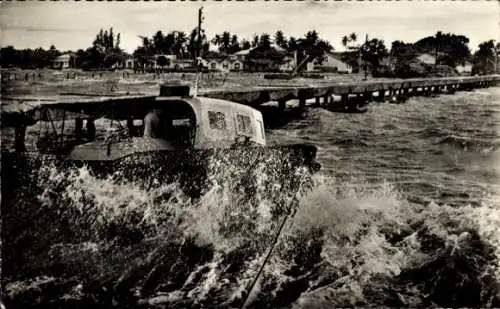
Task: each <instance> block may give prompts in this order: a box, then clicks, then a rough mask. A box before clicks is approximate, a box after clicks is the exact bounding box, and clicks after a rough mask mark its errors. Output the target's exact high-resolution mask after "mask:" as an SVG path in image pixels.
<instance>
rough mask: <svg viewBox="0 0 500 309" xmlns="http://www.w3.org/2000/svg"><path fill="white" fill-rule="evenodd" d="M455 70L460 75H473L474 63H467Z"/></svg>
mask: <svg viewBox="0 0 500 309" xmlns="http://www.w3.org/2000/svg"><path fill="white" fill-rule="evenodd" d="M455 69H456V70H457V72H458V73H459V74H460V75H470V74H471V73H472V63H470V62H469V61H466V62H465V63H464V64H460V65H457V66H456V67H455Z"/></svg>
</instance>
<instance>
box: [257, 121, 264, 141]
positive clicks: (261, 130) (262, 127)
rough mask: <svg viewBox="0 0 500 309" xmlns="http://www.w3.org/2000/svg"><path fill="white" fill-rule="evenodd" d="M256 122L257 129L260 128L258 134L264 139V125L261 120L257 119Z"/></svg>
mask: <svg viewBox="0 0 500 309" xmlns="http://www.w3.org/2000/svg"><path fill="white" fill-rule="evenodd" d="M257 123H258V124H259V129H260V136H261V137H262V139H264V125H263V124H262V121H260V120H257Z"/></svg>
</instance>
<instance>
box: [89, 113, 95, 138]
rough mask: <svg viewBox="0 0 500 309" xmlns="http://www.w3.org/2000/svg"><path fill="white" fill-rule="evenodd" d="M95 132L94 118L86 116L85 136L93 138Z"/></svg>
mask: <svg viewBox="0 0 500 309" xmlns="http://www.w3.org/2000/svg"><path fill="white" fill-rule="evenodd" d="M95 133H96V129H95V123H94V119H92V118H88V119H87V138H88V139H89V141H93V140H95Z"/></svg>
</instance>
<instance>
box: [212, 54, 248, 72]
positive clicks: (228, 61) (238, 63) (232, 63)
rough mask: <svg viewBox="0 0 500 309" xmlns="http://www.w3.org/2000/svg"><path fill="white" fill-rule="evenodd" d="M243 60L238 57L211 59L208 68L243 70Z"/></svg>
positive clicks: (215, 69) (214, 69)
mask: <svg viewBox="0 0 500 309" xmlns="http://www.w3.org/2000/svg"><path fill="white" fill-rule="evenodd" d="M243 65H244V64H243V61H242V60H240V59H239V58H238V57H225V58H219V59H211V60H209V61H208V68H209V69H210V70H213V71H243Z"/></svg>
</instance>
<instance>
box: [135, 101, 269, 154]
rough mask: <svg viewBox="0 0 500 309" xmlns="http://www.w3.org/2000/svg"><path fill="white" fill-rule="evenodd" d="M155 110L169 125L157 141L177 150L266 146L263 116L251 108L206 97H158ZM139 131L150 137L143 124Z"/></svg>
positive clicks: (163, 128) (164, 127) (161, 128)
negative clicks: (249, 144)
mask: <svg viewBox="0 0 500 309" xmlns="http://www.w3.org/2000/svg"><path fill="white" fill-rule="evenodd" d="M155 106H156V107H155V109H154V111H156V112H158V113H159V114H161V115H160V118H163V119H162V120H163V121H165V124H166V125H165V126H159V127H158V128H159V130H160V131H161V130H163V131H164V134H162V133H161V132H159V136H158V137H159V138H162V139H165V140H166V141H167V142H170V143H171V144H172V145H173V146H174V147H185V148H195V149H203V148H213V147H217V148H224V147H230V146H232V145H234V144H235V142H236V140H237V139H239V138H246V139H248V140H249V141H251V142H253V143H255V144H258V145H266V138H265V132H264V124H263V120H262V114H261V113H260V112H259V111H257V110H255V109H253V108H251V107H249V106H245V105H241V104H237V103H233V102H229V101H224V100H219V99H212V98H205V97H196V98H193V97H186V98H182V97H178V98H174V97H157V98H156V104H155ZM145 118H147V115H146V116H145ZM141 129H142V130H141ZM140 131H143V132H144V134H146V135H147V134H148V132H147V125H146V124H145V123H144V121H143V124H142V126H140V128H139V132H140Z"/></svg>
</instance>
